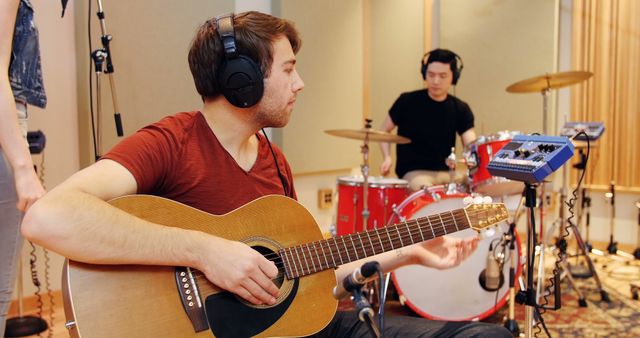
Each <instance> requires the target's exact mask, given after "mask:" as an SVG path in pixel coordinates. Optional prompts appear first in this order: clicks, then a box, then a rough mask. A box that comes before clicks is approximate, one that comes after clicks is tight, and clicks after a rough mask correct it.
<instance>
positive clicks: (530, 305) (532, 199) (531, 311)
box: [518, 182, 560, 338]
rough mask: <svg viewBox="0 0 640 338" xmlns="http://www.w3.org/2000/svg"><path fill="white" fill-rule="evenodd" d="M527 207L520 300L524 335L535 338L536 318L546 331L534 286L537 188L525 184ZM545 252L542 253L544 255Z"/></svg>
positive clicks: (558, 287) (557, 287) (557, 286)
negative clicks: (524, 270) (523, 286)
mask: <svg viewBox="0 0 640 338" xmlns="http://www.w3.org/2000/svg"><path fill="white" fill-rule="evenodd" d="M524 194H525V206H526V207H527V208H528V209H527V216H528V217H527V223H528V227H527V229H528V232H527V263H526V264H527V285H526V289H525V291H520V293H519V294H518V299H519V300H521V301H522V302H523V303H524V305H525V319H524V323H525V328H524V334H525V337H526V338H531V337H533V321H534V316H535V317H536V318H538V319H539V320H540V323H541V324H542V326H543V328H544V329H545V331H546V326H545V324H544V321H543V318H542V316H541V315H540V310H539V308H538V307H539V305H538V303H537V297H536V290H535V289H534V285H533V270H534V262H535V247H536V230H535V207H536V187H535V185H532V184H530V183H526V182H525V192H524ZM542 254H543V252H542V251H541V252H540V255H542ZM559 289H560V285H556V292H557V293H559Z"/></svg>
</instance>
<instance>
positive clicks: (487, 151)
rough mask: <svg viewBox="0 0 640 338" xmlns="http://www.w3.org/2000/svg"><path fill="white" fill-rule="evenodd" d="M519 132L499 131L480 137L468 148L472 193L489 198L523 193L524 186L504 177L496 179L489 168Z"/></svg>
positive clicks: (466, 155)
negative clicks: (501, 150)
mask: <svg viewBox="0 0 640 338" xmlns="http://www.w3.org/2000/svg"><path fill="white" fill-rule="evenodd" d="M519 134H520V132H517V131H499V132H497V133H496V134H493V135H490V136H480V137H479V138H478V139H477V140H476V141H475V142H473V143H471V144H470V145H469V146H467V151H466V152H465V157H466V159H467V163H472V165H470V169H469V173H470V179H471V182H470V183H471V191H473V192H477V193H479V194H482V195H488V196H506V195H515V194H520V193H522V189H524V184H522V182H518V181H511V180H508V179H506V178H504V177H494V176H492V175H491V174H490V173H489V170H488V169H487V166H488V165H489V162H490V161H491V159H492V158H493V155H494V154H496V153H497V152H498V150H500V149H502V147H504V146H505V145H506V144H507V143H509V142H511V139H512V138H513V136H515V135H519Z"/></svg>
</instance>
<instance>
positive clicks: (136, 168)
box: [102, 112, 296, 215]
mask: <svg viewBox="0 0 640 338" xmlns="http://www.w3.org/2000/svg"><path fill="white" fill-rule="evenodd" d="M257 136H258V139H259V146H258V157H257V159H256V162H255V163H254V165H253V167H252V168H251V169H250V170H249V171H248V172H246V171H244V170H243V169H242V168H240V166H238V164H237V162H236V161H235V160H234V159H233V157H231V155H229V153H228V152H227V151H226V150H225V149H224V148H223V147H222V145H221V144H220V142H219V141H218V139H217V137H216V136H215V135H214V134H213V132H212V131H211V128H209V125H208V124H207V121H206V120H205V118H204V116H203V115H202V114H201V113H200V112H186V113H178V114H176V115H173V116H168V117H165V118H163V119H162V120H160V121H158V122H156V123H154V124H152V125H149V126H147V127H144V128H142V129H140V130H138V131H137V132H136V133H135V134H133V135H131V136H129V137H127V138H126V139H124V140H123V141H122V142H120V143H119V144H117V145H116V146H115V147H114V148H113V149H111V151H109V152H108V153H107V154H106V155H104V156H103V157H102V158H103V159H110V160H114V161H116V162H118V163H120V164H122V165H123V166H124V167H125V168H127V169H128V170H129V171H130V172H131V174H133V177H135V179H136V182H137V183H138V193H139V194H151V195H156V196H162V197H166V198H169V199H171V200H174V201H178V202H181V203H184V204H186V205H189V206H192V207H194V208H196V209H200V210H203V211H206V212H209V213H212V214H216V215H221V214H224V213H227V212H229V211H231V210H234V209H236V208H238V207H240V206H242V205H244V204H246V203H248V202H250V201H253V200H254V199H256V198H258V197H261V196H264V195H269V194H279V195H284V194H285V193H284V189H283V186H282V182H281V181H280V177H279V176H278V172H277V169H276V165H275V162H274V158H273V155H272V154H271V150H269V145H268V144H267V140H266V139H265V138H264V136H261V135H258V134H257ZM272 146H273V151H274V152H275V154H276V158H277V159H278V165H279V167H280V171H281V172H282V175H283V176H284V180H285V182H286V184H287V186H288V187H287V194H288V195H289V196H290V197H293V198H296V195H295V189H294V188H293V177H292V175H291V168H290V167H289V164H288V163H287V160H286V159H285V157H284V155H283V154H282V152H281V151H280V149H278V147H276V146H275V145H272Z"/></svg>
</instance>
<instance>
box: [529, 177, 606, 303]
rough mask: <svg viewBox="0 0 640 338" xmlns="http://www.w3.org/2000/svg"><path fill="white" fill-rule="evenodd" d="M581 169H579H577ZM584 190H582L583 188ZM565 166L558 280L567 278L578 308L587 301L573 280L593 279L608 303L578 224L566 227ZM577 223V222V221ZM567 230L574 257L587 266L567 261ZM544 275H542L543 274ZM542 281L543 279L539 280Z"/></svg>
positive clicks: (558, 247)
mask: <svg viewBox="0 0 640 338" xmlns="http://www.w3.org/2000/svg"><path fill="white" fill-rule="evenodd" d="M579 169H581V168H579ZM583 189H584V188H583ZM567 197H568V194H567V166H566V165H565V166H563V167H562V190H561V192H560V203H559V205H560V209H559V210H558V222H559V224H560V227H559V229H560V231H559V233H558V238H557V240H556V244H555V245H556V248H557V249H558V251H559V254H558V258H557V259H559V260H560V262H559V267H560V268H561V271H560V279H563V278H565V277H566V278H567V279H568V282H569V285H570V286H571V288H572V289H573V290H574V291H575V292H576V294H577V295H578V305H579V306H580V307H586V306H587V301H586V298H585V296H584V294H583V293H582V292H581V291H580V289H579V288H578V286H577V284H576V282H575V280H574V278H589V277H593V279H594V280H595V282H596V286H597V288H598V291H599V293H600V297H601V299H602V301H605V302H610V299H609V294H608V293H607V292H606V291H605V290H604V289H603V288H602V283H601V282H600V278H599V277H598V273H597V272H596V269H595V266H594V265H593V262H592V261H591V257H589V255H588V252H589V250H588V249H587V247H586V244H585V242H584V240H583V239H582V235H581V234H580V229H579V228H578V226H579V225H580V223H578V224H576V225H574V226H570V227H567V226H566V222H567V216H566V214H565V210H566V206H565V204H564V201H566V200H567ZM578 222H579V221H578ZM568 229H571V231H572V232H573V235H574V238H575V240H576V244H577V245H578V253H577V254H575V257H576V258H577V257H579V256H584V259H585V261H586V263H587V266H586V267H584V266H583V265H571V264H569V261H568V260H567V246H568V244H567V240H566V239H565V237H566V236H565V234H566V233H567V232H568ZM543 275H544V273H543ZM541 280H543V279H541Z"/></svg>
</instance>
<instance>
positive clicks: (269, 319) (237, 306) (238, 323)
mask: <svg viewBox="0 0 640 338" xmlns="http://www.w3.org/2000/svg"><path fill="white" fill-rule="evenodd" d="M299 284H300V281H299V279H298V278H296V279H294V280H293V287H292V289H291V291H290V292H289V294H288V295H287V297H286V298H284V299H283V300H282V301H281V302H279V303H278V304H277V305H274V306H273V307H254V306H251V305H249V304H247V303H246V302H243V301H240V300H238V298H237V296H236V295H234V294H232V293H230V292H220V293H217V294H214V295H211V296H209V297H207V299H206V300H205V311H206V313H207V319H208V320H209V327H210V328H211V331H212V332H213V334H214V335H215V336H216V337H231V338H236V337H252V336H255V335H257V334H260V333H261V332H262V331H264V330H266V329H268V328H269V327H271V326H272V325H273V324H274V323H275V322H276V321H278V319H280V318H281V317H282V316H283V315H284V314H285V312H286V311H287V309H288V308H289V306H290V305H291V303H292V302H293V299H294V298H295V297H296V294H297V293H298V286H299Z"/></svg>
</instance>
